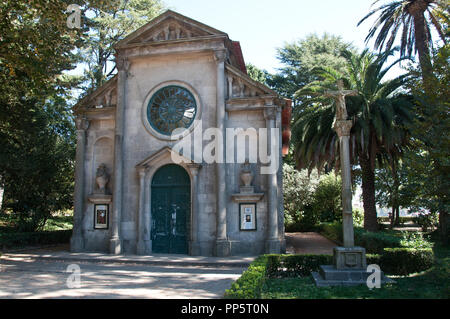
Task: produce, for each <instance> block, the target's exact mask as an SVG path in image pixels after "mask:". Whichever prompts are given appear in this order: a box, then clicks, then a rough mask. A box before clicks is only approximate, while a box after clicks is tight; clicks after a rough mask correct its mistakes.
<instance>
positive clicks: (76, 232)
mask: <svg viewBox="0 0 450 319" xmlns="http://www.w3.org/2000/svg"><path fill="white" fill-rule="evenodd" d="M75 124H76V128H77V150H76V155H75V190H74V225H73V234H72V238H71V239H70V249H71V251H73V252H78V251H82V250H83V248H84V239H83V230H82V224H83V215H84V202H85V199H84V193H85V192H84V187H85V171H84V160H85V153H86V130H87V129H88V128H89V121H88V120H87V119H86V118H85V117H77V118H76V119H75Z"/></svg>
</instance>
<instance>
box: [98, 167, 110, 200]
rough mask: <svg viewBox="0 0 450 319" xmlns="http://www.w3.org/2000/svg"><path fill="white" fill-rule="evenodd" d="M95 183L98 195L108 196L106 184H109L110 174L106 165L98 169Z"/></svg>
mask: <svg viewBox="0 0 450 319" xmlns="http://www.w3.org/2000/svg"><path fill="white" fill-rule="evenodd" d="M95 182H96V183H97V187H98V193H100V194H107V190H106V184H108V182H109V174H108V171H107V169H106V165H105V164H100V166H99V167H98V168H97V173H96V177H95Z"/></svg>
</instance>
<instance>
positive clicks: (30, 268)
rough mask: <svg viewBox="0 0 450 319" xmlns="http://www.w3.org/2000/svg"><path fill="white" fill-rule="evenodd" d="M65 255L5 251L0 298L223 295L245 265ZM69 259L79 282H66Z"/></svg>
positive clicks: (210, 260) (0, 270) (203, 260)
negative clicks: (74, 285) (78, 284)
mask: <svg viewBox="0 0 450 319" xmlns="http://www.w3.org/2000/svg"><path fill="white" fill-rule="evenodd" d="M69 255H70V254H69V253H67V252H64V251H63V252H58V251H56V252H55V251H53V252H47V251H45V252H44V251H41V250H34V251H28V252H19V253H7V254H5V255H3V256H2V257H1V258H0V298H189V299H192V298H221V297H222V296H223V293H224V292H225V289H228V288H230V286H231V283H232V282H233V281H234V280H236V279H237V278H239V276H240V275H241V274H242V272H243V271H244V270H245V268H246V266H245V265H244V263H243V262H241V263H240V264H239V263H237V261H236V262H232V263H223V262H221V260H220V259H218V260H214V259H213V258H199V259H198V260H195V258H194V257H188V258H186V259H185V260H183V258H182V257H178V259H176V260H175V262H170V259H172V258H171V256H167V255H166V256H164V255H160V256H156V255H155V256H153V257H155V258H156V259H158V260H157V261H155V260H153V261H152V262H151V263H145V260H139V258H137V260H133V258H132V257H128V258H126V259H124V260H123V261H119V260H113V259H108V258H96V257H95V256H92V255H91V256H89V254H80V255H78V256H76V255H75V256H74V255H72V256H71V257H70V258H67V257H68V256H69ZM78 257H80V258H79V259H78ZM99 257H101V256H99ZM103 257H105V256H103ZM106 257H107V256H106ZM113 257H114V258H117V256H113ZM135 257H141V256H135ZM89 258H90V259H89ZM155 258H154V259H155ZM214 262H216V264H215V265H214ZM71 264H76V265H78V266H79V267H80V268H79V269H80V287H79V288H69V287H68V284H67V281H68V280H69V283H73V281H71V280H70V279H71V278H74V272H73V270H72V271H69V272H68V271H67V269H68V266H69V265H71Z"/></svg>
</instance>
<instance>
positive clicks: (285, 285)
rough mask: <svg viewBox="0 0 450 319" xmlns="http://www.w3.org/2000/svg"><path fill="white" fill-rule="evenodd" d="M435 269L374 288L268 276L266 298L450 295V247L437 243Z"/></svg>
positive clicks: (392, 297)
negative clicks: (323, 283)
mask: <svg viewBox="0 0 450 319" xmlns="http://www.w3.org/2000/svg"><path fill="white" fill-rule="evenodd" d="M434 253H435V257H436V263H435V265H434V266H433V268H431V269H429V270H427V271H425V272H422V273H418V274H413V275H410V276H408V277H391V278H393V279H394V280H395V281H396V283H390V284H386V285H383V286H382V287H381V288H380V289H376V288H374V289H372V290H370V289H369V288H367V286H357V287H320V288H319V287H316V286H315V284H314V282H313V279H312V277H303V278H268V279H266V281H265V283H264V285H263V288H262V294H261V297H262V298H266V299H270V298H276V299H291V298H300V299H321V298H326V299H334V298H352V299H354V298H380V299H382V298H389V299H394V298H447V299H448V298H450V248H449V247H443V246H441V245H439V244H436V245H435V248H434Z"/></svg>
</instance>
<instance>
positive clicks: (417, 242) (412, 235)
mask: <svg viewBox="0 0 450 319" xmlns="http://www.w3.org/2000/svg"><path fill="white" fill-rule="evenodd" d="M400 245H401V246H402V247H405V248H416V249H421V248H433V244H432V243H431V242H429V241H427V240H425V239H424V238H423V235H422V233H419V232H407V231H403V232H402V239H401V240H400Z"/></svg>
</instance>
